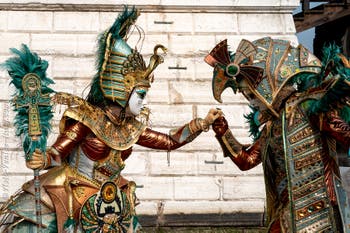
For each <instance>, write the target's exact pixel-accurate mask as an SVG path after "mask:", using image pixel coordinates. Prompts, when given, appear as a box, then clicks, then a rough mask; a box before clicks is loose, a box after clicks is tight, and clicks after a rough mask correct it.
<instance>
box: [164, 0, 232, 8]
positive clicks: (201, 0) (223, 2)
mask: <svg viewBox="0 0 350 233" xmlns="http://www.w3.org/2000/svg"><path fill="white" fill-rule="evenodd" d="M233 3H234V1H233V0H220V1H212V0H192V1H188V0H177V1H175V2H174V1H172V0H162V1H161V4H162V5H175V6H179V5H180V6H188V7H190V8H191V6H231V5H232V4H233Z"/></svg>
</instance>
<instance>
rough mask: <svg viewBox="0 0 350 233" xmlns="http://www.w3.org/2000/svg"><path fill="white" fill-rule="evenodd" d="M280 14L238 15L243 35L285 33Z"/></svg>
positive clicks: (239, 26)
mask: <svg viewBox="0 0 350 233" xmlns="http://www.w3.org/2000/svg"><path fill="white" fill-rule="evenodd" d="M281 17H282V16H281V15H280V14H265V13H261V14H254V13H253V14H238V28H239V31H240V33H241V34H260V33H261V34H263V33H269V34H278V33H281V32H283V31H284V28H283V22H282V19H281Z"/></svg>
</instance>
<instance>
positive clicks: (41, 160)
mask: <svg viewBox="0 0 350 233" xmlns="http://www.w3.org/2000/svg"><path fill="white" fill-rule="evenodd" d="M46 164H47V160H46V156H45V155H44V153H42V152H41V151H40V150H39V149H35V151H34V152H33V155H32V158H31V159H30V160H28V161H26V166H27V167H28V168H30V169H32V170H36V169H40V170H41V169H44V168H45V166H46Z"/></svg>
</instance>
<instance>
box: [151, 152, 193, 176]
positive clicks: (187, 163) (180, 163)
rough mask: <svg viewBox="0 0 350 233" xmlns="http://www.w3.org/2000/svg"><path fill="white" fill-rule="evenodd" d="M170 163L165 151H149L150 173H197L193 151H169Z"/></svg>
mask: <svg viewBox="0 0 350 233" xmlns="http://www.w3.org/2000/svg"><path fill="white" fill-rule="evenodd" d="M169 155H170V157H169V158H170V163H169V164H168V161H167V152H150V153H149V156H150V160H151V162H150V168H151V171H150V172H151V175H162V176H163V175H175V176H176V175H195V174H196V173H197V156H196V155H195V154H194V153H183V152H176V151H171V152H169Z"/></svg>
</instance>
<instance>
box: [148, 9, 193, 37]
mask: <svg viewBox="0 0 350 233" xmlns="http://www.w3.org/2000/svg"><path fill="white" fill-rule="evenodd" d="M192 16H193V15H192V14H189V13H148V14H147V31H148V32H149V33H152V32H160V33H173V32H179V33H191V32H192V31H193V17H192ZM179 19H181V20H179Z"/></svg>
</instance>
